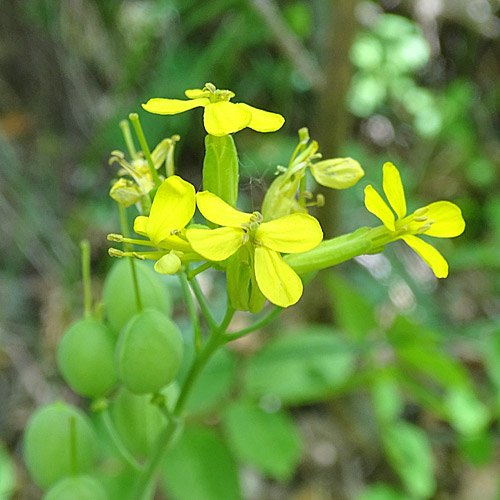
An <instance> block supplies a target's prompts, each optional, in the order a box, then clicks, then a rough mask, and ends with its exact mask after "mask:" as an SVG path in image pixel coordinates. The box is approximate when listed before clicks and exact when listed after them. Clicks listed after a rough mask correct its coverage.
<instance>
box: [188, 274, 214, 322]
mask: <svg viewBox="0 0 500 500" xmlns="http://www.w3.org/2000/svg"><path fill="white" fill-rule="evenodd" d="M190 285H191V289H192V290H193V293H194V294H195V296H196V300H197V301H198V304H200V309H201V312H202V313H203V316H205V319H206V320H207V323H208V326H209V328H210V330H215V329H216V328H217V323H216V321H215V319H214V318H213V316H212V313H211V312H210V309H209V308H208V304H207V301H206V299H205V296H204V295H203V292H202V291H201V288H200V285H199V284H198V281H196V278H193V279H192V280H191V281H190Z"/></svg>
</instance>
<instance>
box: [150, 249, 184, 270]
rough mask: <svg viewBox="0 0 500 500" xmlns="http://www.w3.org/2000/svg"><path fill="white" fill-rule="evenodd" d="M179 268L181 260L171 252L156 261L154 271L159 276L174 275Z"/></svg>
mask: <svg viewBox="0 0 500 500" xmlns="http://www.w3.org/2000/svg"><path fill="white" fill-rule="evenodd" d="M180 267H181V259H179V257H178V256H177V255H176V254H175V253H174V252H173V251H172V252H169V253H167V254H166V255H164V256H163V257H162V258H161V259H158V260H157V261H156V263H155V271H156V272H157V273H159V274H175V273H176V272H177V271H178V270H179V269H180Z"/></svg>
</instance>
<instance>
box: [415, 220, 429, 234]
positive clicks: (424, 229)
mask: <svg viewBox="0 0 500 500" xmlns="http://www.w3.org/2000/svg"><path fill="white" fill-rule="evenodd" d="M431 227H432V224H431V223H430V222H428V223H427V224H424V225H422V226H420V227H419V228H418V230H417V232H418V233H425V232H426V231H428V230H429V229H430V228H431Z"/></svg>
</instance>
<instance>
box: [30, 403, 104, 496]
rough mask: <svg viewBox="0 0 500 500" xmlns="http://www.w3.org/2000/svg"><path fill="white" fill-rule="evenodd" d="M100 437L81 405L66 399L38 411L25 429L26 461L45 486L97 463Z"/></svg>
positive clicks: (39, 481) (31, 471)
mask: <svg viewBox="0 0 500 500" xmlns="http://www.w3.org/2000/svg"><path fill="white" fill-rule="evenodd" d="M96 451H97V439H96V436H95V434H94V430H93V428H92V426H91V423H90V421H89V420H88V418H87V417H86V415H85V414H84V413H83V412H81V411H80V410H79V409H78V408H75V407H73V406H70V405H68V404H66V403H63V402H56V403H52V404H49V405H47V406H43V407H42V408H39V409H38V410H36V411H35V413H34V414H33V415H32V416H31V419H30V420H29V422H28V425H27V427H26V431H25V433H24V443H23V452H24V461H25V463H26V466H27V468H28V470H29V472H30V474H31V476H32V477H33V479H34V481H35V482H36V483H37V484H38V485H39V486H41V487H42V488H44V489H47V488H49V487H50V486H52V485H53V484H54V483H56V482H57V481H59V480H60V479H62V478H63V477H66V476H69V475H70V474H73V473H78V474H84V473H86V472H88V471H89V470H90V469H91V468H92V466H93V465H94V462H95V458H96Z"/></svg>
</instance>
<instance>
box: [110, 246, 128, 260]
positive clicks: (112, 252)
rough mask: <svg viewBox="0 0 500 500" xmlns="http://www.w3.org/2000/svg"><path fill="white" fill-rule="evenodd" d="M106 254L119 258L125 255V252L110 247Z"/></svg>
mask: <svg viewBox="0 0 500 500" xmlns="http://www.w3.org/2000/svg"><path fill="white" fill-rule="evenodd" d="M108 254H109V256H110V257H117V258H118V259H121V258H122V257H123V256H124V255H125V252H123V251H122V250H118V248H110V249H108Z"/></svg>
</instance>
